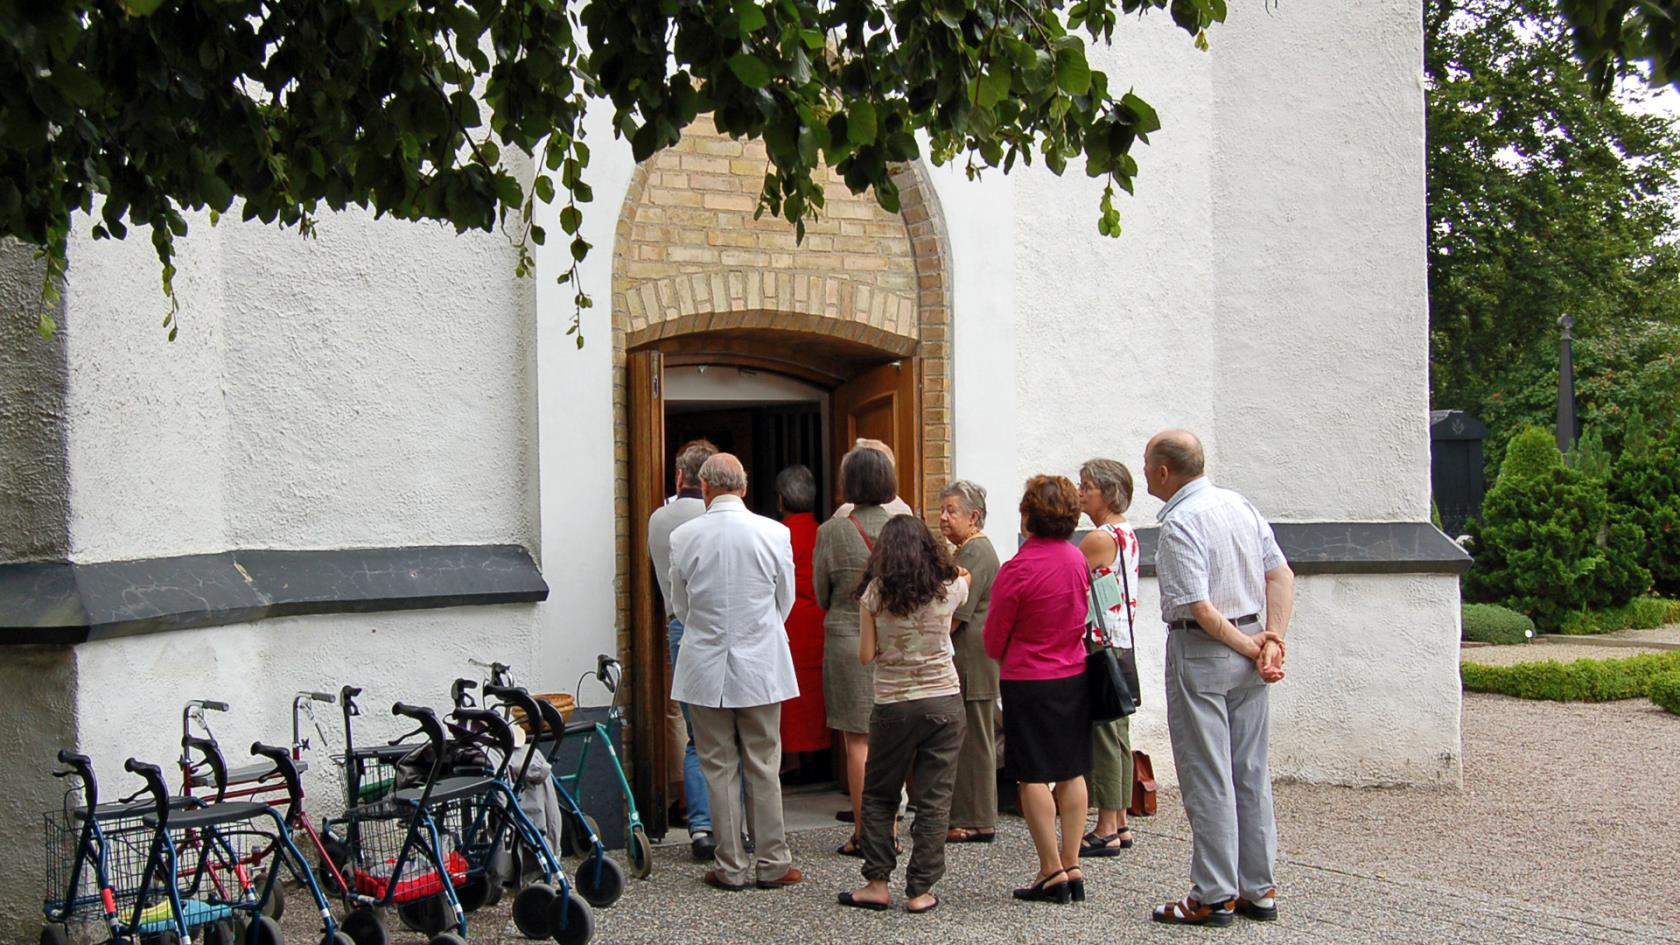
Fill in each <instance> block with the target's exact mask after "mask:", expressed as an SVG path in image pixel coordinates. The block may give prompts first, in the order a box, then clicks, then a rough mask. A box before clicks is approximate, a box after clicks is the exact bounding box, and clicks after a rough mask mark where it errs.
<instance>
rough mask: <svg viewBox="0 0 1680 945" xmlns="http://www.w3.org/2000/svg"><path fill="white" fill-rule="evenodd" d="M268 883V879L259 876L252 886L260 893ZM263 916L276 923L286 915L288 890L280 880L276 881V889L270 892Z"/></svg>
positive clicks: (264, 904)
mask: <svg viewBox="0 0 1680 945" xmlns="http://www.w3.org/2000/svg"><path fill="white" fill-rule="evenodd" d="M267 882H268V877H267V876H265V875H260V874H259V875H258V876H256V877H254V878H253V879H252V880H251V885H252V886H253V887H254V888H256V889H257V890H259V891H260V890H261V889H262V888H263V886H264V885H265V884H267ZM262 914H263V915H266V916H268V917H269V918H271V919H273V920H274V921H276V922H278V921H280V919H281V917H282V916H284V915H285V914H286V890H285V889H284V888H283V887H282V886H281V885H280V883H279V881H278V880H276V881H275V883H274V888H273V889H271V890H269V896H268V901H266V902H264V903H263V904H262Z"/></svg>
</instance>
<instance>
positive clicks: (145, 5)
mask: <svg viewBox="0 0 1680 945" xmlns="http://www.w3.org/2000/svg"><path fill="white" fill-rule="evenodd" d="M161 6H163V0H123V5H122V7H123V11H124V12H125V13H127V14H128V15H129V16H151V15H152V14H153V13H155V12H157V8H158V7H161Z"/></svg>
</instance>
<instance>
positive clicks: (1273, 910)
mask: <svg viewBox="0 0 1680 945" xmlns="http://www.w3.org/2000/svg"><path fill="white" fill-rule="evenodd" d="M1268 899H1269V900H1271V903H1272V904H1271V905H1269V906H1268V905H1263V903H1264V902H1265V901H1266V900H1268ZM1237 915H1240V916H1242V917H1243V918H1245V919H1253V920H1254V921H1256V922H1276V921H1277V890H1275V889H1273V890H1270V891H1268V892H1267V894H1266V895H1264V896H1261V897H1260V898H1259V901H1257V902H1256V901H1250V900H1248V899H1244V898H1243V897H1241V896H1238V897H1237Z"/></svg>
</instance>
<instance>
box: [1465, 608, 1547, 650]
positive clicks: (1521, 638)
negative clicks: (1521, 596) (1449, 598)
mask: <svg viewBox="0 0 1680 945" xmlns="http://www.w3.org/2000/svg"><path fill="white" fill-rule="evenodd" d="M1463 627H1464V630H1463V634H1462V635H1463V637H1464V639H1466V640H1471V641H1474V642H1476V643H1494V644H1499V645H1501V646H1503V645H1508V644H1512V643H1527V642H1528V641H1529V639H1530V638H1531V637H1533V636H1534V621H1532V620H1530V619H1528V617H1527V616H1525V615H1523V614H1519V613H1517V612H1516V611H1514V610H1512V609H1511V608H1509V607H1501V606H1499V605H1498V604H1465V605H1464V619H1463Z"/></svg>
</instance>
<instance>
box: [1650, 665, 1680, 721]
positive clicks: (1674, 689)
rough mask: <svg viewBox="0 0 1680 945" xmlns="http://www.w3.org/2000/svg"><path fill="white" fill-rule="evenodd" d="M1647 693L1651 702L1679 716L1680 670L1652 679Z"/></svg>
mask: <svg viewBox="0 0 1680 945" xmlns="http://www.w3.org/2000/svg"><path fill="white" fill-rule="evenodd" d="M1649 691H1650V696H1651V701H1652V702H1655V703H1656V704H1657V705H1660V706H1662V707H1663V708H1665V709H1667V710H1668V711H1670V712H1673V713H1674V714H1675V715H1680V669H1677V670H1675V671H1673V672H1671V673H1662V674H1660V675H1658V676H1656V677H1654V678H1652V680H1651V687H1650V690H1649Z"/></svg>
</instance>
